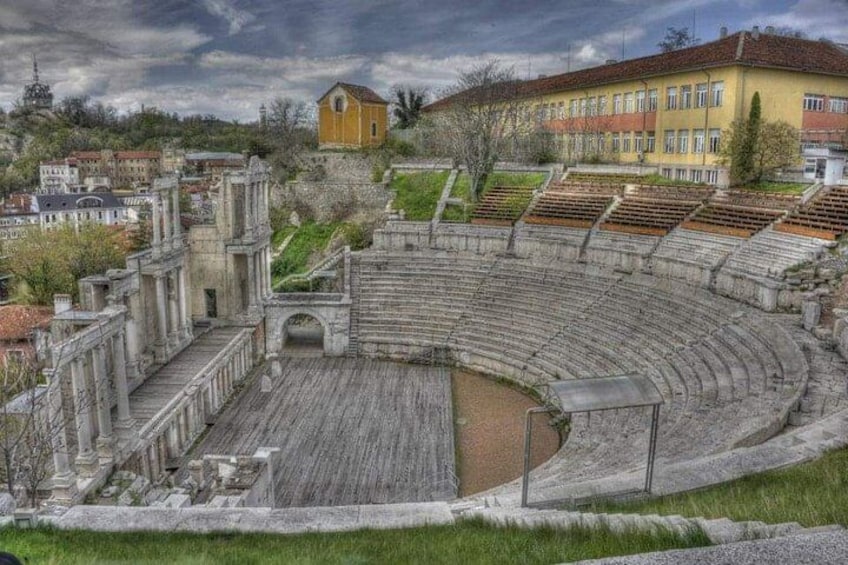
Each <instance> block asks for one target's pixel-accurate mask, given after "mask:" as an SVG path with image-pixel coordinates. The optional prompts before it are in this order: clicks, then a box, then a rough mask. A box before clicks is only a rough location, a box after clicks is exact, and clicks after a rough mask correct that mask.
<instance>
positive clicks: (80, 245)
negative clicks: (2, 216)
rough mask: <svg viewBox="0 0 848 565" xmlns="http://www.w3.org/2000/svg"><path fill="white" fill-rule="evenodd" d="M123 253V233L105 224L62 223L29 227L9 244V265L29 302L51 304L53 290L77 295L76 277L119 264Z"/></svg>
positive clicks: (122, 258)
mask: <svg viewBox="0 0 848 565" xmlns="http://www.w3.org/2000/svg"><path fill="white" fill-rule="evenodd" d="M126 253H127V242H126V241H124V240H123V235H122V234H119V233H117V232H115V231H113V230H111V229H109V228H108V227H106V226H103V225H100V224H93V223H89V224H83V225H81V226H80V227H79V230H75V229H74V226H72V225H70V224H65V225H63V226H62V227H60V228H58V229H55V230H49V231H41V230H31V231H29V232H27V234H26V235H25V236H24V237H23V238H21V239H20V240H17V241H16V242H15V243H14V245H13V246H12V245H10V253H9V256H8V269H9V271H10V272H11V273H12V274H13V275H15V277H16V278H17V280H19V281H22V282H24V283H25V284H26V286H27V290H28V291H29V297H28V298H29V300H30V302H32V303H33V304H43V305H51V304H52V303H53V295H54V294H70V295H71V296H73V297H74V298H76V297H77V295H78V292H79V291H78V289H77V281H78V280H79V279H81V278H84V277H88V276H91V275H96V274H98V273H103V272H105V271H106V270H108V269H115V268H120V267H122V266H123V265H124V260H125V258H126Z"/></svg>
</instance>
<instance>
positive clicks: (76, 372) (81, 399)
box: [71, 358, 97, 477]
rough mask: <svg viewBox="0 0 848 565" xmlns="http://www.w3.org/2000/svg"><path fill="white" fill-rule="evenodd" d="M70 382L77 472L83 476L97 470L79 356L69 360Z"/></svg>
mask: <svg viewBox="0 0 848 565" xmlns="http://www.w3.org/2000/svg"><path fill="white" fill-rule="evenodd" d="M71 383H72V386H73V389H74V416H75V417H76V421H77V457H76V460H75V462H74V463H75V465H76V467H77V473H78V474H79V475H81V476H83V477H90V476H93V475H94V473H95V472H97V454H96V453H95V452H94V450H93V449H92V448H91V400H90V399H89V397H88V389H87V388H86V379H85V366H84V365H83V360H82V359H80V358H76V359H73V360H72V361H71Z"/></svg>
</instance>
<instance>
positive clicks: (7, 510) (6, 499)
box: [0, 492, 17, 516]
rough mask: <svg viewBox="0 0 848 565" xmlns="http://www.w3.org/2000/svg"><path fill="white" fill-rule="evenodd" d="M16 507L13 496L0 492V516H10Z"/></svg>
mask: <svg viewBox="0 0 848 565" xmlns="http://www.w3.org/2000/svg"><path fill="white" fill-rule="evenodd" d="M16 507H17V505H16V504H15V497H14V496H12V495H11V494H9V493H8V492H0V516H11V515H12V514H14V513H15V508H16Z"/></svg>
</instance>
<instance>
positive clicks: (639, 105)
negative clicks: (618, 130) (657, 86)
mask: <svg viewBox="0 0 848 565" xmlns="http://www.w3.org/2000/svg"><path fill="white" fill-rule="evenodd" d="M636 111H637V112H644V111H645V91H644V90H637V91H636Z"/></svg>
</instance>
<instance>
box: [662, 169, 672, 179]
mask: <svg viewBox="0 0 848 565" xmlns="http://www.w3.org/2000/svg"><path fill="white" fill-rule="evenodd" d="M661 174H662V176H664V177H665V178H667V179H670V178H671V169H663V170H662V173H661Z"/></svg>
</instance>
